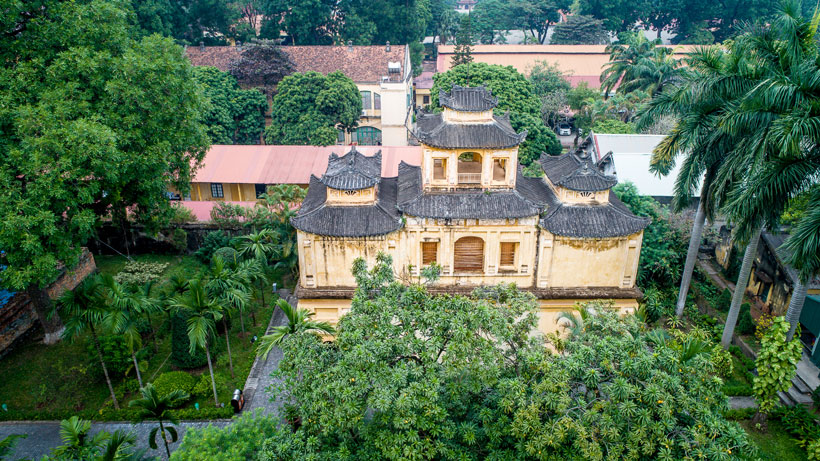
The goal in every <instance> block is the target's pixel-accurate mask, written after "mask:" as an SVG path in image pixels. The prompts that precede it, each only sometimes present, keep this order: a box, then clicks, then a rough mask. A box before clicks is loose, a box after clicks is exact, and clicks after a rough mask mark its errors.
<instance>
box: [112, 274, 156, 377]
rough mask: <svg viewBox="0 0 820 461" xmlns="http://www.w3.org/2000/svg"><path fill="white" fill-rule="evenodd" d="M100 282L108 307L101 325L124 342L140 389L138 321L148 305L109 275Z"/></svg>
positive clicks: (140, 338) (139, 335) (140, 337)
mask: <svg viewBox="0 0 820 461" xmlns="http://www.w3.org/2000/svg"><path fill="white" fill-rule="evenodd" d="M101 281H102V287H101V289H102V297H103V299H104V300H105V301H104V302H105V305H106V306H107V307H108V309H106V312H105V313H104V314H103V318H102V324H103V326H104V327H105V328H106V329H107V330H108V331H111V332H112V333H113V334H116V335H119V336H121V337H122V338H123V339H124V340H125V345H126V347H128V352H130V353H131V360H132V361H133V362H134V371H135V372H136V374H137V382H138V383H139V385H140V387H142V374H140V365H139V362H138V361H137V350H138V349H140V348H141V347H142V335H141V334H140V330H139V321H140V320H141V316H142V315H143V314H145V313H146V312H145V311H143V308H144V307H146V306H150V305H149V304H144V303H143V302H142V301H141V300H140V295H139V293H138V292H137V293H135V292H133V291H129V290H127V289H126V288H125V287H124V286H122V285H120V284H119V283H117V281H116V280H114V277H112V276H111V274H104V275H103V276H102V279H101Z"/></svg>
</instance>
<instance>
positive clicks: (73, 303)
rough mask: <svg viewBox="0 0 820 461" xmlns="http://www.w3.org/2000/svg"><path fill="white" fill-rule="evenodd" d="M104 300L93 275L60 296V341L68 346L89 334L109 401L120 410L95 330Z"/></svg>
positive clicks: (102, 310)
mask: <svg viewBox="0 0 820 461" xmlns="http://www.w3.org/2000/svg"><path fill="white" fill-rule="evenodd" d="M103 296H104V295H103V293H102V284H101V283H100V277H99V276H96V275H95V276H91V277H88V278H86V279H85V280H84V281H83V282H82V283H80V284H79V285H78V286H77V287H76V288H74V290H72V291H66V292H65V293H63V295H62V296H60V299H59V301H58V304H59V306H60V308H61V309H62V311H61V317H62V318H63V320H64V322H65V330H64V331H63V334H62V337H63V339H64V340H67V341H69V342H71V341H74V340H75V339H77V338H78V337H79V336H81V335H82V334H83V333H85V332H86V331H87V332H89V333H91V339H92V341H93V343H94V349H96V351H97V357H98V358H99V360H100V365H101V366H102V370H103V374H104V375H105V382H106V383H107V384H108V390H109V392H110V393H111V400H113V402H114V408H116V409H117V410H119V409H120V404H119V402H118V401H117V396H116V394H115V393H114V386H113V385H112V384H111V377H110V376H109V375H108V367H106V366H105V360H104V359H103V353H102V347H100V340H99V337H98V336H97V328H98V326H100V325H101V324H102V321H103V317H104V316H105V313H106V309H105V304H104V303H103V299H104V298H103Z"/></svg>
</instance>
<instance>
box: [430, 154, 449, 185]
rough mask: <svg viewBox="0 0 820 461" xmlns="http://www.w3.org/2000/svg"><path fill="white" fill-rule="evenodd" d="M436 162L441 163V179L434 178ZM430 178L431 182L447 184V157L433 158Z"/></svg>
mask: <svg viewBox="0 0 820 461" xmlns="http://www.w3.org/2000/svg"><path fill="white" fill-rule="evenodd" d="M437 161H440V162H441V172H442V177H440V178H437V177H436V162H437ZM432 177H433V181H438V182H447V157H437V158H433V176H432Z"/></svg>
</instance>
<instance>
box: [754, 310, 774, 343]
mask: <svg viewBox="0 0 820 461" xmlns="http://www.w3.org/2000/svg"><path fill="white" fill-rule="evenodd" d="M772 322H774V316H773V315H771V314H761V315H760V317H758V318H757V321H756V322H755V338H757V339H763V336H765V335H766V332H767V331H769V327H771V326H772Z"/></svg>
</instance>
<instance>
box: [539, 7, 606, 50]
mask: <svg viewBox="0 0 820 461" xmlns="http://www.w3.org/2000/svg"><path fill="white" fill-rule="evenodd" d="M608 43H609V34H607V32H606V29H604V23H603V22H602V21H600V20H598V19H595V18H593V17H592V16H585V15H583V14H573V15H571V16H568V17H567V20H566V21H564V22H562V23H559V24H557V25H556V26H555V29H554V30H553V32H552V37H551V38H550V44H551V45H605V44H608Z"/></svg>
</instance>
